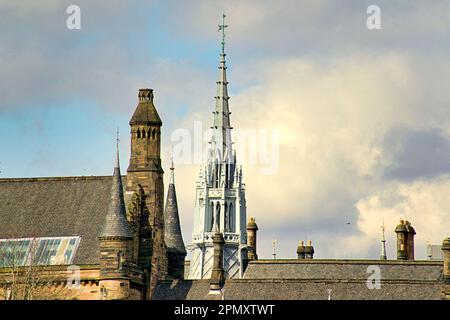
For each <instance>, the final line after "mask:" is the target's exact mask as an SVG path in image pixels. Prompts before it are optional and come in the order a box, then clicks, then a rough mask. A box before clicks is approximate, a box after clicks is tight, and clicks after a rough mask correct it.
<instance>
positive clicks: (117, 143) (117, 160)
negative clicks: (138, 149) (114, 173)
mask: <svg viewBox="0 0 450 320" xmlns="http://www.w3.org/2000/svg"><path fill="white" fill-rule="evenodd" d="M119 141H120V140H119V127H117V132H116V168H119Z"/></svg>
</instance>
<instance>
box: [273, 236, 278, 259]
mask: <svg viewBox="0 0 450 320" xmlns="http://www.w3.org/2000/svg"><path fill="white" fill-rule="evenodd" d="M276 245H277V240H276V239H275V238H273V239H272V247H273V251H272V256H273V258H274V259H276V258H277V251H276Z"/></svg>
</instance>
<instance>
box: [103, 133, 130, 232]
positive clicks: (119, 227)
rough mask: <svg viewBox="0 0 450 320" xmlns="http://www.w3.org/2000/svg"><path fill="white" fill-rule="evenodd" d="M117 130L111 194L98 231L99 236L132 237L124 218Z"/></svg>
mask: <svg viewBox="0 0 450 320" xmlns="http://www.w3.org/2000/svg"><path fill="white" fill-rule="evenodd" d="M118 134H119V131H117V142H116V143H117V147H116V148H117V150H116V164H115V167H114V173H113V177H112V180H113V181H112V186H111V196H110V199H109V206H108V213H107V214H106V220H105V224H104V226H103V230H102V232H101V233H100V238H106V237H121V238H133V233H132V232H131V228H130V225H129V224H128V221H127V220H126V214H125V200H124V197H123V187H122V177H121V175H120V164H119V137H118Z"/></svg>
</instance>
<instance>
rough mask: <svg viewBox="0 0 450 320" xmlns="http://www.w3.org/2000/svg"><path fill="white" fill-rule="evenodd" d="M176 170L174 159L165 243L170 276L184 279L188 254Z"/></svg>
mask: <svg viewBox="0 0 450 320" xmlns="http://www.w3.org/2000/svg"><path fill="white" fill-rule="evenodd" d="M174 170H175V168H174V167H173V158H172V166H171V167H170V182H169V191H168V193H167V200H166V208H165V212H164V241H165V243H166V246H167V257H168V276H169V277H171V278H173V279H184V260H185V258H186V254H187V252H186V248H185V246H184V241H183V236H182V234H181V227H180V217H179V215H178V204H177V194H176V191H175V177H174Z"/></svg>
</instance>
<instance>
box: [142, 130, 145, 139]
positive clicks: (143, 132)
mask: <svg viewBox="0 0 450 320" xmlns="http://www.w3.org/2000/svg"><path fill="white" fill-rule="evenodd" d="M144 138H145V129H142V139H144Z"/></svg>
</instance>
